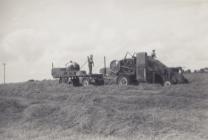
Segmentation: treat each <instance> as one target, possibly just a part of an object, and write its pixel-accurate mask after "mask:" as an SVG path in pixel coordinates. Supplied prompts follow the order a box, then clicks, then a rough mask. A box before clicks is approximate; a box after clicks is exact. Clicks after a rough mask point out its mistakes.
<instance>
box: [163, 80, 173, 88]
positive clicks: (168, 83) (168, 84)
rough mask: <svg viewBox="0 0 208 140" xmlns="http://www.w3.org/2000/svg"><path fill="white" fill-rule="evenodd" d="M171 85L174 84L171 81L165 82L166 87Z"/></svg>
mask: <svg viewBox="0 0 208 140" xmlns="http://www.w3.org/2000/svg"><path fill="white" fill-rule="evenodd" d="M171 85H172V84H171V82H170V81H165V82H164V84H163V86H164V87H170V86H171Z"/></svg>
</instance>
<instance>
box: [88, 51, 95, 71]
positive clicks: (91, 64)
mask: <svg viewBox="0 0 208 140" xmlns="http://www.w3.org/2000/svg"><path fill="white" fill-rule="evenodd" d="M87 60H88V67H89V74H92V67H93V66H94V61H93V55H92V54H91V55H90V56H88V57H87Z"/></svg>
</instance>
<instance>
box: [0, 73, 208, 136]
mask: <svg viewBox="0 0 208 140" xmlns="http://www.w3.org/2000/svg"><path fill="white" fill-rule="evenodd" d="M186 77H187V78H188V79H189V80H190V84H183V85H175V86H172V87H169V88H164V87H161V86H160V85H148V84H141V85H139V86H127V87H118V86H116V85H109V86H97V87H96V86H89V87H86V88H84V87H72V86H70V85H66V84H58V82H57V81H47V80H45V81H35V82H25V83H16V84H8V85H0V140H28V139H29V140H53V139H54V140H68V139H70V140H83V139H86V140H124V139H127V140H131V139H141V140H178V139H181V140H183V139H184V140H185V139H187V140H207V139H208V133H207V132H208V74H201V73H198V74H188V75H186Z"/></svg>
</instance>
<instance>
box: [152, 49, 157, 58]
mask: <svg viewBox="0 0 208 140" xmlns="http://www.w3.org/2000/svg"><path fill="white" fill-rule="evenodd" d="M151 56H152V58H153V59H155V58H156V52H155V50H152V54H151Z"/></svg>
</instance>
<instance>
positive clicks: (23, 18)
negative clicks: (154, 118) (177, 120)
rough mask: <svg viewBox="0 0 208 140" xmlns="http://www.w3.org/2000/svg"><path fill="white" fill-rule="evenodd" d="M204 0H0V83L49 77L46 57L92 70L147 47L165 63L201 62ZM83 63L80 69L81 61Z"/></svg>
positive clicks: (206, 23) (207, 23)
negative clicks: (90, 63) (89, 60)
mask: <svg viewBox="0 0 208 140" xmlns="http://www.w3.org/2000/svg"><path fill="white" fill-rule="evenodd" d="M207 46H208V1H207V0H128V1H127V0H0V63H1V64H0V83H2V82H3V65H2V63H6V81H7V82H21V81H27V80H28V79H37V80H42V79H52V76H51V64H52V62H53V63H54V66H55V67H64V65H65V64H66V63H67V62H68V61H70V60H73V61H76V62H78V63H79V64H80V65H83V64H84V63H85V62H86V58H87V56H88V55H90V54H93V55H94V61H95V67H94V71H95V72H98V71H99V69H100V68H101V67H103V57H104V56H106V59H107V64H108V65H109V63H110V61H111V60H114V59H118V60H119V59H122V58H123V57H124V55H125V53H126V52H127V51H128V52H130V53H134V52H143V51H145V52H148V53H149V54H150V53H151V50H153V49H155V50H156V53H157V59H159V60H161V61H162V62H163V63H164V64H166V65H167V66H183V67H184V68H185V69H192V70H194V69H199V68H202V67H208V53H207V51H208V47H207ZM83 69H87V66H84V67H83Z"/></svg>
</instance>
